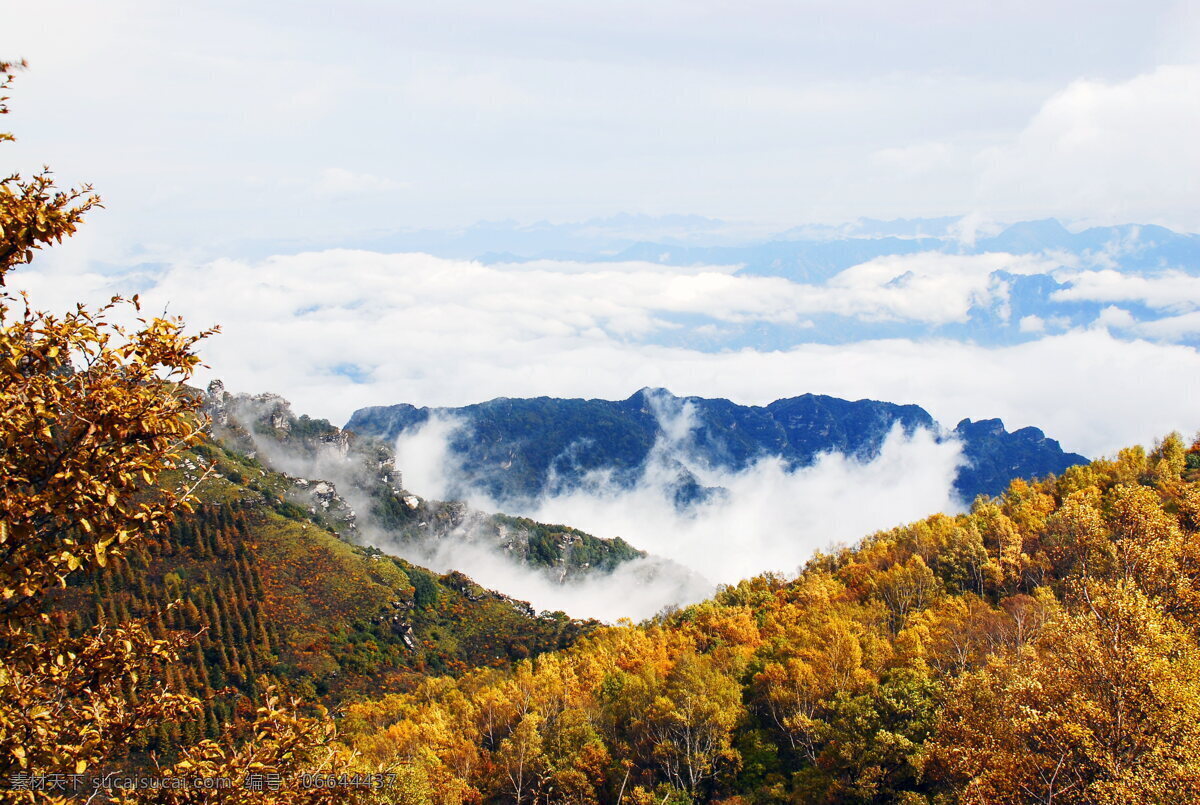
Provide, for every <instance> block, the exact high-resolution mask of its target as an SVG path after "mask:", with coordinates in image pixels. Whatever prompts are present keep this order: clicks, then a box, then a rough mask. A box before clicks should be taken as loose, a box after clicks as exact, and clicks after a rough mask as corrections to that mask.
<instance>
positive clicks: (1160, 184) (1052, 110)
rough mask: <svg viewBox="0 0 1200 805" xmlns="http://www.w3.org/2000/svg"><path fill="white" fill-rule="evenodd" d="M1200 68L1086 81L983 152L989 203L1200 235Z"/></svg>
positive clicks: (983, 192) (984, 195) (983, 196)
mask: <svg viewBox="0 0 1200 805" xmlns="http://www.w3.org/2000/svg"><path fill="white" fill-rule="evenodd" d="M1197 130H1200V64H1179V65H1164V66H1159V67H1157V68H1155V69H1153V70H1150V71H1148V72H1144V73H1142V74H1140V75H1137V76H1135V77H1133V78H1130V79H1128V80H1124V81H1098V80H1079V81H1075V82H1072V83H1071V84H1070V85H1068V86H1067V87H1066V88H1065V89H1062V90H1061V91H1060V92H1058V93H1056V94H1054V95H1053V96H1052V97H1050V98H1049V99H1048V100H1046V102H1045V103H1044V104H1043V105H1042V107H1041V109H1040V110H1039V111H1038V112H1037V114H1036V115H1034V116H1033V118H1032V119H1031V120H1030V121H1029V123H1028V125H1027V126H1026V127H1025V128H1024V130H1023V131H1022V132H1021V133H1020V134H1019V135H1018V136H1017V137H1016V138H1015V139H1013V140H1012V141H1011V142H1010V143H1008V144H1005V145H1002V146H997V147H994V148H991V149H988V150H986V151H984V152H982V153H981V155H980V157H979V164H980V168H981V173H980V188H979V192H980V201H981V203H982V204H983V205H984V206H985V207H988V208H991V209H997V208H1000V209H1003V208H1007V209H1010V210H1011V209H1021V210H1023V211H1040V212H1041V213H1042V214H1057V215H1060V216H1066V217H1075V218H1090V219H1093V220H1098V221H1105V222H1122V221H1137V222H1141V223H1163V224H1166V225H1168V226H1175V227H1177V228H1182V229H1191V230H1195V229H1197V228H1200V201H1198V196H1197V194H1196V192H1195V190H1196V188H1195V182H1194V178H1193V177H1195V176H1196V175H1197V174H1198V173H1200V138H1197V137H1196V136H1195V132H1196V131H1197Z"/></svg>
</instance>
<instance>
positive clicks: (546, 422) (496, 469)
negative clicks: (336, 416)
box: [346, 389, 1087, 506]
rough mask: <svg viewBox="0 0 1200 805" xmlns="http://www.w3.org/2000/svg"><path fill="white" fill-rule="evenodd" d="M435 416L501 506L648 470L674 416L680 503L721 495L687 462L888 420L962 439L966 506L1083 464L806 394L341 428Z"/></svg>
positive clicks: (523, 409)
mask: <svg viewBox="0 0 1200 805" xmlns="http://www.w3.org/2000/svg"><path fill="white" fill-rule="evenodd" d="M433 417H442V418H446V419H449V420H453V421H455V422H457V423H459V425H458V427H457V428H456V429H455V430H454V431H453V433H452V434H451V436H450V438H449V445H448V449H449V450H450V452H451V453H452V454H453V455H454V457H455V459H456V461H457V462H458V463H459V470H460V472H459V476H460V477H459V480H458V483H459V484H460V487H461V488H460V489H458V490H454V491H456V492H458V493H459V494H466V493H468V492H471V491H478V492H482V493H485V494H487V495H488V496H490V497H491V498H492V499H493V500H496V501H500V502H506V501H509V502H511V501H518V502H520V501H528V500H532V499H536V498H537V497H538V496H540V495H543V494H548V493H549V494H555V493H560V492H563V491H569V490H570V489H572V488H575V487H578V486H579V485H580V484H582V483H584V482H585V479H586V478H587V477H588V475H589V473H593V472H595V471H597V470H599V471H606V472H608V473H609V474H610V478H611V479H612V480H613V481H615V482H616V483H617V484H619V485H623V486H632V485H634V484H636V483H637V482H638V480H639V479H640V478H641V477H642V476H643V474H644V473H645V471H646V468H647V462H648V461H649V460H650V458H651V455H652V451H653V450H654V449H655V446H656V444H660V443H661V442H662V440H663V439H664V438H671V436H670V434H668V430H672V431H674V430H676V429H677V428H679V427H680V422H681V420H680V418H681V417H683V418H685V419H684V420H683V423H682V424H683V427H684V428H685V429H686V431H687V433H686V438H684V439H681V440H679V441H678V444H677V445H676V448H677V449H676V453H675V455H676V456H677V457H678V460H677V461H676V463H675V469H676V471H677V477H676V481H675V484H674V487H673V489H674V494H675V499H676V503H677V505H680V506H686V505H688V504H689V503H692V502H694V501H696V500H700V499H704V498H706V497H707V496H709V495H712V494H717V493H719V492H720V490H717V489H712V488H706V487H704V486H703V485H702V484H701V483H700V481H699V480H698V478H697V477H696V475H695V474H693V473H692V472H691V471H690V470H689V469H688V465H689V464H692V466H696V465H697V464H699V465H701V466H706V467H713V468H720V469H725V470H732V471H740V470H744V469H746V468H747V467H749V466H751V465H752V464H753V463H754V462H756V461H757V460H759V459H762V458H765V457H772V456H777V457H779V458H781V459H782V460H783V461H784V462H785V463H786V465H787V467H788V468H789V469H795V468H799V467H804V466H807V465H809V464H811V463H813V461H815V460H816V458H817V457H818V456H819V455H820V454H822V453H828V452H837V453H842V454H844V455H847V456H851V457H854V458H856V459H860V460H869V459H872V458H874V457H876V456H877V455H878V454H879V451H880V449H881V447H882V446H883V443H884V440H885V439H886V438H887V436H888V434H889V433H891V431H892V429H893V428H894V427H897V426H899V427H900V428H901V429H902V430H903V431H904V433H905V434H907V435H911V434H912V433H913V432H914V431H916V430H917V429H919V428H925V429H929V430H931V431H933V432H935V433H938V434H939V438H942V439H945V438H958V439H960V440H961V441H962V444H963V453H964V457H965V458H966V460H967V463H966V464H965V465H964V466H963V467H961V468H960V470H959V472H958V476H957V479H956V480H955V483H954V487H955V490H956V492H957V493H958V494H959V496H960V497H962V498H963V499H964V500H965V501H970V500H972V499H973V498H974V497H975V496H976V495H980V494H984V495H996V494H999V493H1000V492H1002V491H1003V490H1004V489H1005V488H1006V487H1007V485H1008V483H1009V482H1010V481H1011V480H1012V479H1014V478H1033V477H1038V476H1043V475H1047V474H1050V473H1059V472H1061V471H1063V470H1064V469H1066V468H1067V467H1070V466H1072V465H1074V464H1081V463H1085V462H1086V461H1087V459H1086V458H1085V457H1083V456H1081V455H1077V454H1074V453H1065V452H1063V450H1062V448H1061V447H1060V446H1059V444H1058V442H1056V441H1054V440H1053V439H1048V438H1046V436H1045V435H1044V434H1043V433H1042V431H1040V430H1038V429H1037V428H1022V429H1020V430H1017V431H1014V432H1011V433H1010V432H1009V431H1007V430H1005V428H1004V424H1003V423H1002V422H1001V421H1000V420H998V419H989V420H981V421H978V422H973V421H971V420H969V419H964V420H963V421H962V422H960V423H958V425H957V426H956V427H955V428H954V430H953V431H946V430H944V429H942V428H941V426H939V425H938V423H937V422H935V421H934V419H933V417H932V416H930V415H929V413H928V412H926V411H925V410H924V409H922V408H921V407H919V406H916V405H896V404H894V403H888V402H877V401H874V400H858V401H854V402H851V401H848V400H841V399H838V398H835V397H826V396H821V395H815V394H805V395H803V396H800V397H792V398H789V399H784V400H777V401H775V402H773V403H771V404H770V405H767V406H745V405H738V404H736V403H733V402H730V401H729V400H723V399H705V398H700V397H683V398H680V397H675V396H673V395H672V394H670V393H669V392H667V391H665V390H662V389H657V390H655V389H642V390H641V391H639V392H637V393H636V394H634V395H633V396H631V397H630V398H629V399H627V400H621V401H608V400H581V399H572V400H564V399H554V398H550V397H539V398H536V399H509V398H500V399H496V400H491V401H489V402H484V403H479V404H476V405H468V406H464V407H461V408H417V407H414V406H412V405H407V404H398V405H390V406H379V407H372V408H362V409H360V410H358V411H356V412H355V413H354V415H353V416H352V417H351V418H350V421H349V422H348V423H347V425H346V429H347V430H349V431H352V432H355V433H359V434H363V435H369V436H375V437H380V438H384V439H388V440H393V439H395V438H397V437H398V436H400V435H402V434H405V433H411V432H413V431H414V430H415V429H417V428H419V427H421V426H422V425H424V424H425V423H427V422H429V420H430V419H431V418H433ZM672 422H674V425H672ZM676 438H678V434H676Z"/></svg>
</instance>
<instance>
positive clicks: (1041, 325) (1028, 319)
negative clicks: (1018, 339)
mask: <svg viewBox="0 0 1200 805" xmlns="http://www.w3.org/2000/svg"><path fill="white" fill-rule="evenodd" d="M1017 326H1018V328H1020V330H1021V332H1023V333H1044V332H1045V331H1046V322H1045V321H1044V320H1043V319H1042V317H1041V316H1032V315H1031V316H1022V317H1021V321H1019V322H1018V323H1017Z"/></svg>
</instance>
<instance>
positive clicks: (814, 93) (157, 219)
mask: <svg viewBox="0 0 1200 805" xmlns="http://www.w3.org/2000/svg"><path fill="white" fill-rule="evenodd" d="M0 53H3V54H5V56H4V57H5V58H26V59H28V60H29V62H30V64H31V69H30V70H29V71H28V72H26V73H24V74H23V75H21V77H20V79H19V82H18V84H17V86H16V87H15V89H14V92H15V93H16V94H15V95H14V99H13V102H12V106H13V110H14V111H13V114H12V115H11V116H10V119H9V120H10V124H11V127H12V128H14V129H15V130H16V131H17V132H18V133H19V134H20V135H21V138H22V139H21V142H20V143H19V144H18V145H17V146H13V147H9V148H6V149H5V152H4V155H3V160H4V163H5V166H6V167H7V165H8V164H9V161H10V160H11V161H12V162H11V164H12V165H14V166H21V167H25V166H30V165H34V166H36V165H40V164H42V163H43V162H45V163H48V164H51V165H53V166H54V167H55V169H56V170H57V171H58V172H59V174H60V175H61V176H62V177H63V179H64V180H70V181H85V180H86V181H91V182H92V183H94V184H95V185H96V186H97V187H98V188H99V189H100V190H101V191H102V192H103V195H104V197H105V199H106V201H107V203H108V209H107V210H105V211H103V212H101V213H98V214H96V215H95V216H94V217H93V220H92V222H91V223H90V224H89V229H90V230H91V231H90V233H89V234H88V238H89V246H88V249H89V254H90V255H92V256H93V257H96V258H104V259H109V260H115V261H128V260H130V259H133V258H135V257H136V256H139V255H140V256H141V257H142V258H143V259H159V258H163V257H166V258H176V257H178V256H180V255H190V256H194V257H195V256H204V257H209V258H212V257H220V256H238V255H239V254H242V253H243V251H244V250H246V249H248V248H250V246H249V244H256V245H257V247H258V248H259V250H260V253H261V250H262V249H266V252H265V253H280V252H288V251H295V250H297V245H301V246H302V245H303V244H306V243H312V242H315V241H320V242H322V243H335V244H336V243H338V242H339V241H345V240H349V239H351V238H354V237H357V236H361V235H362V234H364V233H369V232H381V231H391V230H395V229H403V228H409V227H442V228H446V227H459V226H465V225H468V224H470V223H472V222H474V221H478V220H482V219H493V220H494V219H512V220H516V221H523V222H531V221H537V220H542V219H546V220H551V221H571V220H584V219H587V218H591V217H595V216H602V215H611V214H615V213H620V212H633V213H648V214H665V213H694V214H702V215H710V216H715V217H720V218H725V219H729V220H735V221H742V222H745V223H747V224H753V225H764V224H770V225H778V226H791V225H796V224H800V223H806V222H814V221H817V222H831V221H843V220H851V219H854V218H856V217H858V216H871V217H877V218H894V217H913V216H919V215H920V216H924V215H965V214H977V215H982V216H985V217H989V218H998V219H1001V220H1017V219H1022V218H1034V217H1046V216H1056V217H1060V218H1064V219H1068V220H1080V221H1097V222H1122V221H1136V222H1140V223H1162V224H1166V225H1169V226H1172V227H1174V228H1176V229H1182V230H1186V231H1196V230H1198V229H1200V194H1198V193H1196V192H1195V181H1196V180H1195V177H1196V176H1197V175H1200V138H1196V137H1195V136H1194V133H1195V131H1197V130H1198V129H1200V7H1197V6H1196V4H1195V3H1188V2H1151V3H1146V2H1125V1H1118V2H1111V1H1110V2H1104V1H1101V2H1096V1H1095V0H1090V1H1089V2H1084V1H1083V0H1059V1H1058V2H1036V3H1035V2H1032V1H1031V0H1004V1H1003V2H993V3H961V2H947V1H946V0H917V1H916V2H911V3H904V4H896V3H891V2H879V1H876V0H839V2H834V1H833V0H817V1H815V2H813V1H811V0H810V1H809V2H787V3H784V2H753V1H751V2H739V3H729V2H715V1H712V0H701V1H700V2H687V3H684V2H679V1H678V0H655V2H626V1H625V0H615V1H613V2H604V3H599V2H572V3H550V2H531V1H518V2H504V3H485V2H463V1H459V2H445V3H412V2H390V1H389V2H384V1H383V0H345V1H344V2H338V3H331V2H306V3H294V2H282V1H280V0H275V1H272V0H263V1H261V2H255V3H243V2H238V3H234V2H223V1H222V0H213V1H211V2H205V3H192V4H163V3H158V2H151V1H150V0H112V1H111V2H105V3H103V4H101V3H93V2H85V1H83V0H71V1H68V0H43V1H42V2H38V3H17V2H14V1H13V0H5V2H4V3H2V4H0ZM26 169H28V168H26Z"/></svg>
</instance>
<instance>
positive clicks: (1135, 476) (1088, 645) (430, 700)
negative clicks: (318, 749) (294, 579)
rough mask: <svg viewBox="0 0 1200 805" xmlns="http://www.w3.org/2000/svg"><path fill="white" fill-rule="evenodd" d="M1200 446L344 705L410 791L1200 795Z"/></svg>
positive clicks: (778, 798)
mask: <svg viewBox="0 0 1200 805" xmlns="http://www.w3.org/2000/svg"><path fill="white" fill-rule="evenodd" d="M1197 467H1200V445H1193V446H1192V447H1191V448H1190V449H1187V448H1186V447H1185V444H1184V443H1183V442H1182V441H1181V440H1180V439H1179V438H1178V437H1175V436H1172V437H1170V438H1168V439H1166V440H1164V441H1163V442H1162V443H1161V444H1160V445H1159V446H1157V447H1156V448H1155V449H1154V450H1153V451H1152V452H1149V453H1147V452H1146V451H1144V450H1142V449H1141V448H1132V449H1127V450H1124V451H1122V452H1121V453H1120V455H1119V457H1118V458H1117V459H1115V460H1102V461H1097V462H1094V463H1092V464H1091V465H1087V466H1078V467H1073V468H1071V469H1068V470H1067V471H1066V472H1065V473H1063V474H1062V475H1061V476H1059V477H1057V478H1049V479H1047V480H1043V481H1039V482H1035V483H1027V482H1024V481H1016V482H1014V483H1013V484H1012V485H1011V487H1010V488H1009V490H1008V491H1007V492H1006V493H1005V494H1004V495H1003V496H1002V497H1000V498H998V499H987V498H980V499H979V500H977V501H976V503H975V505H974V506H973V508H972V509H971V511H970V513H968V514H963V515H960V516H956V517H949V516H945V515H936V516H933V517H930V518H928V519H926V520H923V521H920V522H918V523H914V524H912V525H909V526H905V527H902V528H897V529H894V530H892V531H887V532H883V533H878V534H875V535H872V536H870V537H868V538H867V539H865V540H864V541H863V542H862V543H861V544H860V545H858V546H856V547H853V548H847V549H845V550H841V551H838V552H836V553H833V554H826V555H820V556H817V557H814V558H813V560H812V561H811V562H810V563H809V564H808V566H807V567H806V568H805V569H804V570H803V572H802V573H801V574H800V575H799V576H798V577H797V578H795V579H790V580H789V579H783V578H779V577H775V576H762V577H758V578H755V579H750V580H747V581H744V582H742V583H740V584H738V585H736V586H733V587H729V588H727V589H724V590H723V591H722V592H721V593H720V594H719V595H718V596H717V597H716V598H715V599H713V600H711V601H708V602H705V603H702V604H698V605H696V606H692V607H689V608H687V609H685V610H682V611H679V612H676V613H674V614H673V615H670V616H669V617H663V618H659V619H657V620H655V621H653V622H650V623H646V624H642V625H638V626H634V625H624V626H618V627H612V628H605V629H601V630H599V631H596V632H594V633H592V634H591V635H589V636H587V637H586V638H584V639H583V640H581V641H580V642H579V643H578V644H577V645H575V646H574V647H572V648H570V649H568V650H566V651H564V652H559V653H551V654H544V655H542V656H540V657H538V658H536V659H531V660H528V661H523V662H521V663H519V664H518V665H517V666H516V667H515V668H513V669H511V670H506V671H496V670H479V671H473V672H470V673H467V674H465V675H463V676H461V677H459V678H457V679H449V678H444V677H441V678H431V679H429V680H427V681H425V682H424V683H423V684H422V685H421V686H420V687H419V688H418V689H417V690H415V691H412V692H409V693H403V694H394V695H389V696H385V697H382V698H380V699H378V700H376V701H364V702H361V703H358V704H355V705H352V706H351V707H350V708H349V710H348V712H347V715H346V717H345V719H344V727H345V728H346V731H347V732H346V737H347V739H348V741H349V742H350V744H351V745H352V746H353V747H354V748H355V749H356V750H358V751H359V752H360V753H361V757H360V760H361V761H362V762H363V763H366V764H368V765H369V766H378V767H379V768H384V767H390V768H397V767H399V768H403V769H405V770H406V774H407V778H406V779H408V780H409V783H410V784H411V786H412V791H413V792H419V793H412V794H411V799H410V800H409V801H411V802H413V803H419V802H428V803H466V802H475V803H482V802H488V803H501V802H503V803H535V802H537V803H541V802H581V803H583V802H587V803H689V802H725V803H787V802H794V803H807V802H907V803H920V802H928V803H934V802H937V803H952V802H964V803H966V802H970V803H1025V802H1056V803H1073V802H1078V803H1083V802H1088V803H1101V802H1103V803H1136V802H1141V803H1156V802H1157V803H1161V802H1165V801H1168V800H1172V799H1173V800H1176V801H1180V802H1187V801H1195V800H1197V799H1198V798H1200V760H1198V759H1197V758H1200V646H1198V645H1197V637H1198V635H1200V631H1198V630H1200V608H1198V606H1197V604H1198V603H1200V586H1198V585H1200V539H1198V537H1200V484H1198V483H1197V481H1196V478H1195V475H1196V468H1197Z"/></svg>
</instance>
